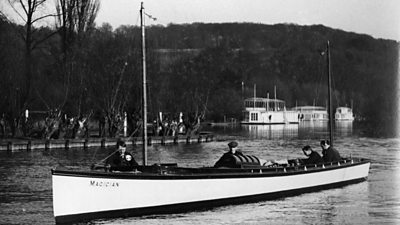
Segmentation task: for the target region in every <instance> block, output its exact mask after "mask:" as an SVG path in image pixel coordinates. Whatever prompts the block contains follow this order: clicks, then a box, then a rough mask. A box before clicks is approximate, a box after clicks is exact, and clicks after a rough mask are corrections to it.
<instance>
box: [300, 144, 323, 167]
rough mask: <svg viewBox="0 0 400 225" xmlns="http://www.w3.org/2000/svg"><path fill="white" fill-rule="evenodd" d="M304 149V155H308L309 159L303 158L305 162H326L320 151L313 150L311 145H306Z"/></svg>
mask: <svg viewBox="0 0 400 225" xmlns="http://www.w3.org/2000/svg"><path fill="white" fill-rule="evenodd" d="M302 150H303V153H304V155H306V156H307V157H308V158H307V159H303V163H304V164H318V163H322V162H324V160H323V159H322V157H321V155H320V154H319V153H318V152H316V151H314V150H312V148H311V147H310V146H309V145H306V146H304V147H303V149H302Z"/></svg>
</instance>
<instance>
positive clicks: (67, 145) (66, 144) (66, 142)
mask: <svg viewBox="0 0 400 225" xmlns="http://www.w3.org/2000/svg"><path fill="white" fill-rule="evenodd" d="M65 149H69V139H67V140H65Z"/></svg>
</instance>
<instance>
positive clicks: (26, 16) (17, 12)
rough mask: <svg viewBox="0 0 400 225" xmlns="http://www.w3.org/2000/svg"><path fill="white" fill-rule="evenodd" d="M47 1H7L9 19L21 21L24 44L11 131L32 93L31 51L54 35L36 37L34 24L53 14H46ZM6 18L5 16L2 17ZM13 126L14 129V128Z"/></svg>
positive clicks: (32, 63) (52, 33)
mask: <svg viewBox="0 0 400 225" xmlns="http://www.w3.org/2000/svg"><path fill="white" fill-rule="evenodd" d="M46 2H47V0H8V5H9V6H10V7H11V8H12V9H13V10H12V11H13V12H14V15H11V13H10V14H9V15H8V17H7V19H8V20H9V21H11V19H9V18H18V19H19V20H21V21H23V23H24V27H23V29H21V30H18V32H19V34H20V37H21V39H22V40H23V42H24V73H23V74H24V75H23V78H22V79H21V83H20V84H19V85H18V86H17V87H16V92H17V94H16V98H17V101H18V102H19V104H18V105H17V106H16V110H15V111H14V112H13V115H12V118H11V119H12V120H13V121H17V122H13V123H12V124H13V125H12V129H13V130H16V128H18V125H19V123H18V121H19V120H20V118H19V117H20V116H21V113H22V111H23V109H24V108H25V107H27V104H28V101H29V97H30V94H31V93H32V83H33V80H34V70H35V69H34V62H33V51H34V50H35V49H36V48H37V47H38V46H39V45H40V44H41V43H43V42H44V41H46V40H47V39H48V38H50V37H51V36H53V35H54V32H51V33H49V34H48V35H46V36H42V35H40V36H39V35H36V31H37V29H36V28H35V24H37V23H38V22H39V21H42V20H44V19H46V18H48V17H54V15H55V14H54V13H48V12H47V11H46ZM2 16H3V17H6V15H5V14H3V15H2ZM14 126H15V127H14Z"/></svg>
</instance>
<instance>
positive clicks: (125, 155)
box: [108, 140, 138, 171]
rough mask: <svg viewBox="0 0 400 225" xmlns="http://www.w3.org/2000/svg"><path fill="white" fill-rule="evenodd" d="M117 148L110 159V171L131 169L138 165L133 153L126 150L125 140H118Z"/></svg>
mask: <svg viewBox="0 0 400 225" xmlns="http://www.w3.org/2000/svg"><path fill="white" fill-rule="evenodd" d="M117 149H118V150H117V151H116V152H115V154H114V155H113V156H112V157H111V158H110V159H109V160H108V164H110V171H131V170H133V169H134V167H135V166H138V163H137V162H136V161H135V159H134V158H133V156H132V154H131V153H129V152H127V151H126V144H125V142H124V141H121V140H120V141H118V142H117Z"/></svg>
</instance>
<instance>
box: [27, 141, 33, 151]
mask: <svg viewBox="0 0 400 225" xmlns="http://www.w3.org/2000/svg"><path fill="white" fill-rule="evenodd" d="M26 150H27V151H30V150H32V141H30V140H29V141H28V144H26Z"/></svg>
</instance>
